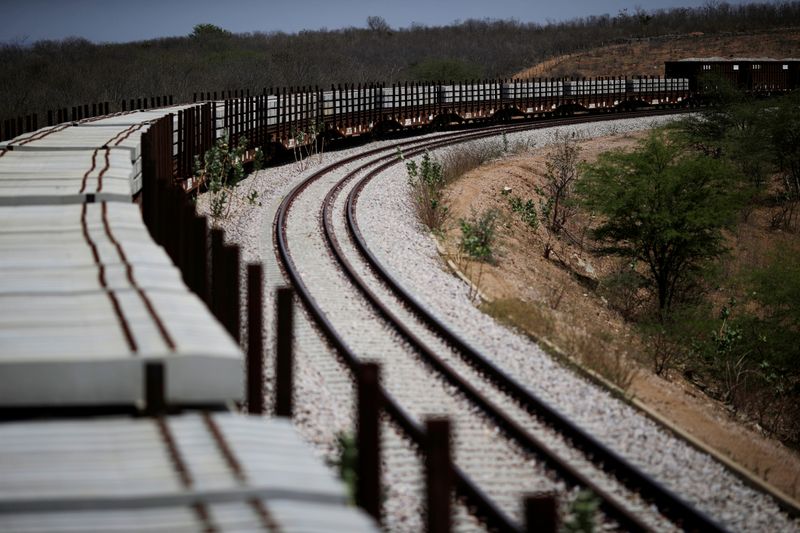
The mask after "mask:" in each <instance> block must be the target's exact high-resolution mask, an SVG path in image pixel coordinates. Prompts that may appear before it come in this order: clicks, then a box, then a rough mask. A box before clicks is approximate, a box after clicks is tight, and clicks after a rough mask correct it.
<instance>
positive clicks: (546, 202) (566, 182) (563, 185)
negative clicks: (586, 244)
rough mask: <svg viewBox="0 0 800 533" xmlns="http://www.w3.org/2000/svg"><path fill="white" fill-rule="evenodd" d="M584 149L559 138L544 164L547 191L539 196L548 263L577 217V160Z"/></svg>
mask: <svg viewBox="0 0 800 533" xmlns="http://www.w3.org/2000/svg"><path fill="white" fill-rule="evenodd" d="M580 152H581V149H580V147H579V146H578V144H577V143H576V142H575V139H574V138H570V137H568V136H567V135H558V134H557V135H556V136H555V138H554V147H553V149H552V150H550V153H549V159H548V161H547V162H546V163H545V169H546V170H545V173H544V187H539V188H537V189H536V192H537V193H539V194H540V195H541V196H542V197H543V200H542V201H541V202H540V206H539V214H540V216H541V218H542V220H543V222H544V224H543V225H542V228H543V229H544V232H545V238H544V243H543V244H544V257H545V258H546V259H548V258H549V257H550V253H551V252H552V251H553V243H554V241H555V240H556V239H557V238H558V236H559V235H560V234H561V231H562V230H563V229H564V226H565V225H566V223H567V221H568V220H569V219H570V217H572V215H573V214H575V205H574V203H573V189H574V187H575V181H576V180H577V178H578V158H579V156H580Z"/></svg>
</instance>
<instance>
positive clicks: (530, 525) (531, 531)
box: [524, 492, 559, 533]
mask: <svg viewBox="0 0 800 533" xmlns="http://www.w3.org/2000/svg"><path fill="white" fill-rule="evenodd" d="M524 512H525V531H526V532H527V533H556V531H558V526H559V518H558V497H557V496H556V494H555V493H550V492H546V493H541V494H531V495H528V496H526V497H525V509H524Z"/></svg>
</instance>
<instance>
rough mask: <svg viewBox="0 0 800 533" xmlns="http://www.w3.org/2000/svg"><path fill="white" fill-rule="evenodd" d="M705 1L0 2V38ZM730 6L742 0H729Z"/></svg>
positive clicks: (537, 17)
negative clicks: (212, 25) (197, 26)
mask: <svg viewBox="0 0 800 533" xmlns="http://www.w3.org/2000/svg"><path fill="white" fill-rule="evenodd" d="M707 3H708V0H696V1H692V0H634V1H632V2H631V1H624V0H549V1H542V0H527V1H526V0H446V1H436V0H294V1H293V0H281V1H276V0H0V41H3V42H8V41H24V42H26V43H30V42H32V41H36V40H40V39H62V38H64V37H70V36H77V37H84V38H86V39H89V40H90V41H95V42H106V41H113V42H122V41H134V40H141V39H150V38H154V37H166V36H175V35H186V34H188V33H190V32H191V30H192V27H193V26H194V25H195V24H199V23H204V22H208V23H212V24H216V25H218V26H221V27H223V28H225V29H227V30H230V31H232V32H235V33H241V32H251V31H263V32H270V31H284V32H296V31H299V30H303V29H319V28H323V27H326V28H329V29H335V28H342V27H347V26H358V27H364V26H366V19H367V17H368V16H370V15H378V16H381V17H383V18H385V19H386V21H387V22H388V23H389V24H390V25H391V26H392V27H407V26H409V25H410V24H411V23H412V22H418V23H420V24H425V25H428V26H436V25H443V24H449V23H451V22H453V21H455V20H464V19H468V18H479V19H482V18H515V19H517V20H519V21H522V22H539V23H546V22H547V21H557V20H564V19H569V18H573V17H579V16H586V15H601V14H603V13H608V14H611V15H615V14H617V13H618V12H619V11H620V10H621V9H624V8H627V9H628V10H629V11H633V10H634V7H635V6H640V7H642V8H643V9H646V10H652V9H658V8H667V7H676V6H686V7H689V6H692V7H697V6H702V5H705V4H707ZM728 3H730V4H740V3H746V1H745V0H729V2H728Z"/></svg>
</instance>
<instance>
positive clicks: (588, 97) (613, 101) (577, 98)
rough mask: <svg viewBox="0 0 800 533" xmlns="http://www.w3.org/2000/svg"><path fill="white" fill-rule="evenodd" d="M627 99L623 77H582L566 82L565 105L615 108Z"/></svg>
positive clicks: (585, 107) (588, 108) (584, 107)
mask: <svg viewBox="0 0 800 533" xmlns="http://www.w3.org/2000/svg"><path fill="white" fill-rule="evenodd" d="M624 99H625V80H624V79H623V78H603V77H600V78H588V79H587V78H582V79H579V80H570V81H565V82H564V98H563V101H562V102H561V105H563V106H578V107H580V108H583V109H587V110H593V109H613V108H614V107H616V106H617V105H619V104H620V103H621V102H622V101H623V100H624Z"/></svg>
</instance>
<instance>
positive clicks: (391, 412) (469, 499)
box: [273, 140, 519, 531]
mask: <svg viewBox="0 0 800 533" xmlns="http://www.w3.org/2000/svg"><path fill="white" fill-rule="evenodd" d="M419 142H420V141H419V140H412V141H406V142H401V143H395V144H393V145H392V146H390V147H384V148H376V149H373V150H369V151H367V152H365V153H360V154H355V155H353V156H349V157H347V158H344V159H342V160H340V161H337V162H335V163H332V164H330V165H327V166H326V167H324V168H322V169H320V170H318V171H317V172H315V173H314V174H312V175H311V176H309V177H308V178H306V179H305V180H304V181H302V182H301V183H299V184H298V185H296V186H295V187H294V188H293V189H292V190H291V191H290V192H289V194H287V196H286V197H285V198H284V200H283V202H281V205H280V207H279V208H278V211H277V213H276V216H275V220H274V229H275V231H274V232H273V235H274V238H275V244H276V246H277V248H278V253H279V257H280V261H281V266H282V268H283V270H284V272H285V274H286V275H287V276H288V278H289V281H290V283H291V284H292V285H293V286H294V288H295V291H296V292H297V294H298V296H299V297H300V300H301V301H302V302H303V304H304V306H305V308H306V310H307V311H308V313H309V314H310V315H311V317H312V318H313V321H314V323H315V324H316V325H317V326H318V327H319V328H320V330H321V331H322V333H323V335H324V336H325V338H326V339H327V340H328V342H329V343H330V344H331V346H332V347H333V348H334V350H335V351H336V353H337V355H338V356H339V357H340V359H341V360H342V361H343V363H344V364H345V366H347V368H348V370H349V371H350V372H351V377H354V376H355V372H356V370H357V368H358V366H359V364H360V361H359V359H358V357H357V356H356V355H355V352H354V351H353V349H352V348H350V346H349V345H348V344H347V342H346V341H345V340H344V339H343V338H342V337H341V336H340V335H339V333H338V332H337V331H336V329H335V328H334V326H333V324H332V323H331V322H330V320H329V319H328V318H327V316H326V315H325V312H324V311H323V310H322V309H321V308H320V307H319V304H317V302H316V301H315V300H314V298H313V297H312V296H311V293H310V291H309V289H308V287H307V286H306V284H305V282H303V280H302V278H301V276H300V272H299V271H298V269H297V267H296V266H295V264H294V261H293V260H292V258H291V254H290V253H289V248H288V244H287V236H286V219H287V216H288V211H289V208H290V207H291V205H292V203H293V202H294V200H295V199H296V198H297V197H298V196H299V195H300V193H302V192H303V190H305V189H306V188H307V187H308V186H309V185H310V184H311V183H313V182H314V181H316V180H317V179H319V178H321V177H322V176H324V175H325V174H327V173H329V172H331V171H333V170H335V169H337V168H339V167H341V166H342V165H346V164H348V163H350V162H352V161H355V160H357V159H361V158H363V157H368V156H370V155H374V154H377V153H380V152H383V151H386V150H392V149H397V148H400V147H401V146H408V145H410V144H416V143H419ZM381 396H382V398H381V399H382V403H383V409H384V411H385V412H386V414H387V416H388V417H389V419H390V420H391V422H392V423H393V424H394V425H395V426H396V427H397V428H398V429H400V431H401V432H402V433H404V434H405V436H406V437H407V438H408V439H409V440H410V441H411V442H412V443H414V445H415V446H416V447H417V448H418V449H421V448H422V446H423V444H424V441H425V432H424V430H423V429H422V427H421V426H420V425H419V424H418V423H416V422H415V421H414V420H413V419H412V417H411V416H410V415H408V414H407V413H406V412H405V410H404V409H403V408H402V407H401V406H400V405H399V404H398V403H397V402H396V401H395V400H394V399H393V398H392V397H391V396H389V395H388V394H386V392H385V391H384V390H383V387H381ZM453 476H454V479H455V485H456V491H457V493H458V494H459V495H460V497H461V498H462V499H463V500H464V501H465V502H466V504H467V506H468V507H471V508H473V509H474V510H475V513H474V514H475V516H476V517H477V518H479V519H480V520H482V521H483V522H484V523H485V524H486V525H487V526H489V527H490V528H493V529H496V530H499V531H517V530H519V528H518V527H517V525H516V524H515V523H514V521H513V520H512V519H511V518H510V517H509V516H508V515H507V514H506V513H505V512H504V511H503V510H501V509H500V508H499V507H497V506H496V505H495V504H494V503H493V502H492V501H491V500H490V499H489V497H488V496H487V495H486V494H485V493H484V492H483V490H482V489H481V488H480V487H479V486H477V485H476V484H475V483H474V482H473V481H472V480H471V479H469V478H468V477H467V476H466V475H465V474H464V473H463V472H462V471H461V470H460V469H459V468H456V467H454V468H453Z"/></svg>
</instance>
